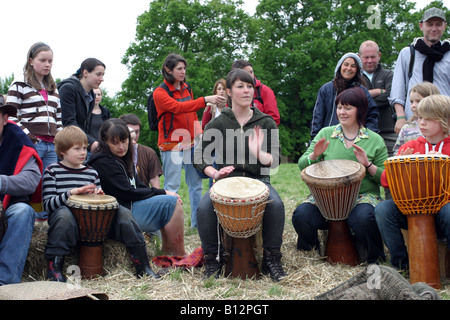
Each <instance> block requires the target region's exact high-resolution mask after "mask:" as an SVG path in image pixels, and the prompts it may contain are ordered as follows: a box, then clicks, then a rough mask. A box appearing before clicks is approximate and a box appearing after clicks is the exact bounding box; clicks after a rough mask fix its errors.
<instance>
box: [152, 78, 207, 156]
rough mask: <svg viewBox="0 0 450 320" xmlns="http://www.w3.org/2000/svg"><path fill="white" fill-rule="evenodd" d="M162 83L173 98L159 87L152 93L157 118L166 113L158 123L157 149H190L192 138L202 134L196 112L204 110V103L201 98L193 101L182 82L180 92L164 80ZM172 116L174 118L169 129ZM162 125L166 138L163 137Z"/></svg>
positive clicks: (191, 95)
mask: <svg viewBox="0 0 450 320" xmlns="http://www.w3.org/2000/svg"><path fill="white" fill-rule="evenodd" d="M164 82H165V83H166V85H167V86H168V87H169V89H170V91H171V92H172V94H173V98H172V97H171V96H170V95H169V94H168V93H167V92H166V91H165V90H164V89H163V88H160V87H157V88H156V89H155V91H154V92H153V99H154V102H155V106H156V111H157V112H158V117H160V116H161V115H162V114H164V113H165V112H166V113H165V114H164V115H163V116H162V118H161V120H160V121H159V123H158V147H159V149H160V150H161V151H171V150H181V149H183V148H186V147H190V146H191V145H192V142H193V140H194V137H195V136H197V135H199V134H200V133H202V128H201V125H200V123H199V121H198V117H197V111H198V110H199V109H200V108H204V107H205V106H206V102H205V99H204V98H203V97H200V98H198V99H195V100H194V96H193V94H192V93H190V92H189V90H188V86H187V84H186V83H184V82H183V83H182V87H181V90H176V89H175V87H174V86H173V84H171V83H169V82H167V81H166V80H164ZM172 114H173V115H174V117H173V122H172V128H171V129H170V127H171V121H172ZM164 125H165V128H166V133H168V135H167V137H165V135H164ZM169 129H170V130H169Z"/></svg>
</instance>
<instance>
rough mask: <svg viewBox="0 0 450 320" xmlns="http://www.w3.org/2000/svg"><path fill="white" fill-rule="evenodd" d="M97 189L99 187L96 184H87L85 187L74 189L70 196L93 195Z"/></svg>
mask: <svg viewBox="0 0 450 320" xmlns="http://www.w3.org/2000/svg"><path fill="white" fill-rule="evenodd" d="M96 188H97V186H96V185H95V184H93V183H92V184H87V185H85V186H82V187H79V188H74V189H72V190H70V194H86V193H89V194H92V193H95V189H96Z"/></svg>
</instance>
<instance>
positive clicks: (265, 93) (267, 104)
mask: <svg viewBox="0 0 450 320" xmlns="http://www.w3.org/2000/svg"><path fill="white" fill-rule="evenodd" d="M261 98H262V99H263V101H264V113H265V114H268V115H270V116H271V117H272V118H273V120H275V123H276V124H277V126H278V125H279V124H280V112H279V111H278V105H277V99H276V98H275V94H274V93H273V91H272V89H270V88H269V87H268V86H266V85H262V87H261Z"/></svg>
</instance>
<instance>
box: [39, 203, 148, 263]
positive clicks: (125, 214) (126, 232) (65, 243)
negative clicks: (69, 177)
mask: <svg viewBox="0 0 450 320" xmlns="http://www.w3.org/2000/svg"><path fill="white" fill-rule="evenodd" d="M48 224H49V229H48V240H47V245H46V247H45V256H46V258H47V259H51V258H52V257H54V256H65V255H68V254H70V251H71V250H72V248H74V247H75V245H76V244H77V242H78V241H80V232H79V227H78V223H77V221H76V219H75V217H74V215H73V214H72V211H71V210H70V209H69V208H68V207H66V206H62V207H60V208H58V209H57V210H55V211H54V212H52V213H51V214H50V215H49V218H48ZM108 239H113V240H116V241H119V242H122V243H123V244H124V245H125V246H126V247H138V246H144V245H145V239H144V236H143V234H142V231H141V230H140V229H139V226H138V224H137V223H136V221H135V219H134V217H133V215H132V214H131V211H130V210H128V209H127V208H125V207H123V206H119V209H118V210H117V213H116V215H115V217H114V220H113V221H112V225H111V229H110V231H109V234H108Z"/></svg>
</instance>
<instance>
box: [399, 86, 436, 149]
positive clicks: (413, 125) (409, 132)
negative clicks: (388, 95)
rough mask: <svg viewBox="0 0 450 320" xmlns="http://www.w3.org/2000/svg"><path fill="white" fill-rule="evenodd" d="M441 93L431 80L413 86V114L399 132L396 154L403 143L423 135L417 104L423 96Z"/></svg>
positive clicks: (411, 93)
mask: <svg viewBox="0 0 450 320" xmlns="http://www.w3.org/2000/svg"><path fill="white" fill-rule="evenodd" d="M439 93H440V92H439V89H438V87H436V86H435V85H434V84H432V83H431V82H423V83H419V84H416V85H415V86H414V87H412V88H411V91H410V93H409V99H410V101H411V111H412V112H413V116H412V117H411V118H410V119H409V120H408V122H407V123H406V124H405V125H404V126H403V127H402V129H401V130H400V132H399V134H398V138H397V141H396V143H395V145H394V147H393V151H394V155H396V154H397V152H398V150H399V149H400V147H401V146H402V145H403V144H405V143H406V142H408V141H411V140H416V139H417V138H418V137H421V136H422V133H421V132H420V128H419V124H418V123H417V106H418V105H419V102H420V101H421V100H422V99H423V98H425V97H428V96H430V95H432V94H439Z"/></svg>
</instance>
